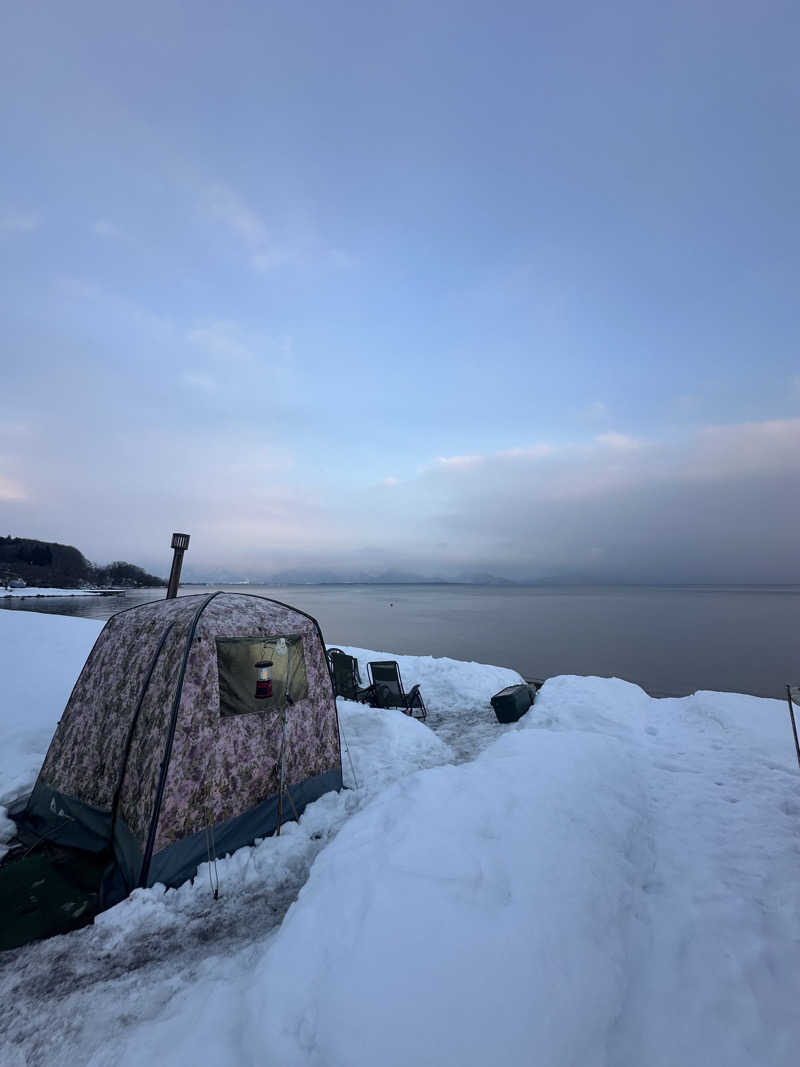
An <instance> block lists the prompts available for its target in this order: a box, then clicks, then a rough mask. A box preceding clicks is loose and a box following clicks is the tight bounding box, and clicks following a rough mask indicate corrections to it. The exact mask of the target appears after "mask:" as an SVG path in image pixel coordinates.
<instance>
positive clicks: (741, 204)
mask: <svg viewBox="0 0 800 1067" xmlns="http://www.w3.org/2000/svg"><path fill="white" fill-rule="evenodd" d="M2 23H3V25H2V32H0V41H1V42H2V43H0V98H1V99H2V103H1V104H0V108H2V127H1V128H0V139H1V143H2V146H3V148H2V166H1V167H0V182H1V183H2V184H0V285H1V286H2V292H3V298H2V301H0V318H1V319H2V322H0V328H1V329H0V345H1V346H2V376H0V526H2V527H5V529H0V533H3V534H5V533H11V534H15V535H19V536H32V537H39V538H43V539H46V540H58V541H62V542H66V543H72V544H76V545H77V546H78V547H79V548H81V549H82V550H83V552H84V553H85V554H86V555H87V556H89V558H91V559H94V560H96V561H98V562H106V561H108V560H109V559H114V558H125V559H130V560H132V561H134V562H137V563H140V564H142V565H145V566H148V567H154V568H156V569H158V570H160V571H163V570H165V568H166V567H167V566H168V563H169V559H168V557H169V550H168V545H169V537H170V534H171V532H172V531H173V530H187V531H189V532H190V533H191V534H192V544H191V548H190V554H189V556H187V561H186V562H187V565H188V564H189V562H190V560H191V564H192V567H193V570H194V573H198V572H202V571H203V569H208V570H209V571H210V570H212V569H213V568H228V569H229V570H230V572H231V573H232V574H233V573H237V574H242V575H247V574H250V575H266V574H270V573H272V572H274V571H277V570H281V569H284V568H288V567H323V566H324V567H335V568H339V569H344V570H351V571H360V570H370V569H372V570H380V569H382V568H384V567H398V568H404V569H408V570H414V571H417V572H422V573H426V574H444V575H448V574H454V573H458V572H462V571H470V570H488V571H491V572H493V573H496V574H500V575H504V576H507V577H537V576H546V575H554V574H568V575H580V576H586V577H589V578H597V579H600V580H606V579H610V580H637V581H654V580H655V581H659V580H661V581H743V582H744V581H795V582H797V581H800V564H799V562H798V550H797V542H798V525H799V523H800V348H799V347H798V293H799V292H800V289H799V287H798V282H800V271H799V270H798V268H800V210H799V209H800V203H799V202H798V189H800V173H798V172H799V170H800V167H799V166H798V163H799V162H800V136H799V134H800V128H799V127H800V66H798V62H797V42H798V32H799V31H800V7H798V5H797V3H796V2H787V3H773V2H770V0H758V2H756V0H724V2H723V0H719V2H712V0H686V2H681V0H677V2H672V3H668V4H664V3H659V4H655V3H647V2H644V3H643V2H642V0H629V2H623V3H611V4H597V3H594V2H588V0H582V2H574V0H562V2H559V3H557V4H554V3H552V2H547V3H536V2H532V0H524V2H502V0H500V2H498V0H492V2H491V3H489V2H479V3H475V2H469V0H460V2H458V3H455V2H448V0H444V2H442V0H437V2H432V0H424V2H416V0H411V2H406V3H394V4H384V3H375V2H374V0H369V2H363V3H361V2H352V0H349V2H341V3H336V2H333V0H324V2H298V0H292V2H286V3H274V2H268V0H258V2H256V0H253V2H238V3H231V4H220V3H218V2H213V3H212V2H206V0H193V2H191V3H188V2H184V3H175V2H170V0H158V2H157V3H153V2H150V0H145V2H138V3H136V4H128V5H120V4H114V3H111V4H109V3H108V2H107V0H103V2H96V3H94V2H92V3H89V2H83V0H71V2H70V3H62V2H51V3H41V2H37V0H26V2H25V3H21V4H16V5H12V4H6V5H5V6H4V11H3V16H2Z"/></svg>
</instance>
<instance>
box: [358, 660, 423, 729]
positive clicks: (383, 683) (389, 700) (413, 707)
mask: <svg viewBox="0 0 800 1067" xmlns="http://www.w3.org/2000/svg"><path fill="white" fill-rule="evenodd" d="M367 670H368V671H369V680H370V683H371V685H370V688H371V689H372V696H371V699H370V703H371V704H372V706H373V707H374V708H402V709H403V711H404V712H405V713H406V715H412V716H414V712H415V711H416V712H418V713H419V714H418V715H416V716H414V717H415V718H418V719H421V720H422V721H423V722H424V721H425V719H427V717H428V712H427V709H426V708H425V701H424V700H423V699H422V693H420V691H419V686H418V685H415V686H412V688H411V689H410V690H409V691H408V692H407V693H406V691H405V689H403V681H402V679H401V677H400V668H399V666H398V665H397V661H396V660H393V659H387V660H379V661H377V662H376V663H368V664H367Z"/></svg>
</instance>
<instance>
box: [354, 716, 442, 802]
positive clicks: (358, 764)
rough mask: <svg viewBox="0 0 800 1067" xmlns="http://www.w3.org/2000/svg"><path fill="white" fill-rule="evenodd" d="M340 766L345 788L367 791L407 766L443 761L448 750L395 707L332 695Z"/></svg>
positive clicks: (408, 769)
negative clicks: (343, 698)
mask: <svg viewBox="0 0 800 1067" xmlns="http://www.w3.org/2000/svg"><path fill="white" fill-rule="evenodd" d="M336 703H337V706H338V709H339V727H340V733H341V738H342V770H343V772H344V784H345V785H346V786H347V787H348V788H351V789H352V788H354V787H356V786H358V787H359V788H361V789H364V790H365V791H366V792H367V793H369V794H372V793H376V792H378V791H379V790H380V789H383V788H385V786H387V785H389V783H390V782H394V781H396V780H397V779H398V778H401V777H403V776H404V775H407V774H411V773H412V771H418V770H422V769H423V768H425V767H435V766H436V765H437V764H439V763H449V762H450V761H451V760H452V759H453V751H452V749H451V748H450V746H449V745H446V744H445V743H444V741H442V740H441V739H440V738H439V737H437V735H436V734H435V733H434V732H433V730H431V729H430V728H429V727H427V726H426V725H425V724H424V723H421V722H419V721H418V720H417V719H412V718H411V717H410V716H409V715H406V714H405V713H404V712H402V711H400V710H399V709H397V708H386V709H381V708H370V707H367V706H366V705H364V704H357V703H355V702H354V701H352V700H342V699H341V698H339V699H338V700H337V701H336Z"/></svg>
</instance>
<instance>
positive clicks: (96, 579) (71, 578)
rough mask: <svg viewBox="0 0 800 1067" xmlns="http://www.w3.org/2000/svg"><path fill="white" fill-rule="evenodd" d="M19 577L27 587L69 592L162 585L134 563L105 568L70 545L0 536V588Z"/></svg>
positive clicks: (109, 565) (162, 584) (161, 582)
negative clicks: (86, 588) (93, 587)
mask: <svg viewBox="0 0 800 1067" xmlns="http://www.w3.org/2000/svg"><path fill="white" fill-rule="evenodd" d="M12 578H22V579H23V580H24V581H25V583H26V584H27V585H32V586H40V587H43V586H52V587H53V588H54V589H70V588H75V587H76V586H78V587H79V586H82V585H96V586H109V587H113V588H117V587H120V586H125V587H139V586H164V585H166V584H167V583H166V582H165V581H164V579H163V578H157V577H156V576H155V575H154V574H148V573H147V571H145V570H143V569H142V568H141V567H137V566H136V565H135V564H134V563H125V562H124V560H116V561H115V562H114V563H109V564H108V565H107V566H105V567H100V566H98V565H97V564H96V563H91V562H90V561H89V560H88V559H86V557H85V556H84V555H83V553H82V552H80V551H79V550H78V549H77V548H74V547H73V546H72V545H60V544H57V543H56V542H55V541H36V540H33V539H32V538H28V537H10V536H9V537H0V585H5V584H6V583H7V582H9V581H10V580H11V579H12Z"/></svg>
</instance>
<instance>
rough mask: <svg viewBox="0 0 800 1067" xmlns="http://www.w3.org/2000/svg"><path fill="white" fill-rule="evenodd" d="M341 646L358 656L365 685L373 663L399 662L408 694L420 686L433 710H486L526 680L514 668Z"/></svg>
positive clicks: (343, 649)
mask: <svg viewBox="0 0 800 1067" xmlns="http://www.w3.org/2000/svg"><path fill="white" fill-rule="evenodd" d="M338 647H340V648H341V649H342V651H343V652H347V653H349V654H350V655H351V656H355V657H356V659H357V660H358V666H359V670H360V671H361V677H362V679H363V680H364V684H366V680H367V664H368V663H369V662H370V661H371V660H382V659H394V660H397V664H398V666H399V668H400V676H401V677H402V679H403V686H404V687H405V689H406V691H408V690H409V689H410V688H411V687H412V685H417V684H418V685H419V687H420V689H421V690H422V696H423V698H424V700H425V703H426V705H427V707H428V710H429V711H437V712H452V711H462V710H463V709H464V708H470V707H473V706H474V705H476V704H480V705H483V706H484V707H485V705H486V704H487V703H488V702H489V698H490V697H492V696H494V694H495V693H498V692H499V691H500V690H501V689H505V687H506V686H507V685H516V683H517V682H521V681H522V680H523V679H522V675H520V674H518V673H517V671H514V670H511V668H510V667H493V666H491V665H489V664H486V663H466V662H464V661H463V660H458V659H448V658H447V657H446V656H398V655H397V654H396V653H393V652H375V651H371V650H369V649H366V648H353V647H350V646H343V645H342V646H338Z"/></svg>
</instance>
